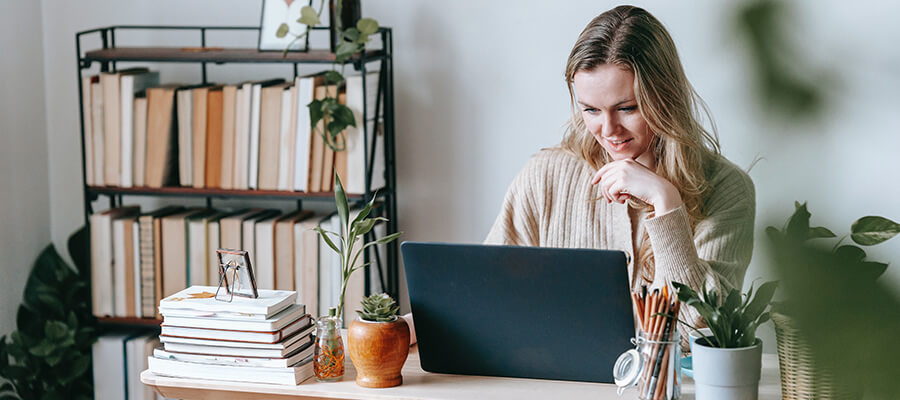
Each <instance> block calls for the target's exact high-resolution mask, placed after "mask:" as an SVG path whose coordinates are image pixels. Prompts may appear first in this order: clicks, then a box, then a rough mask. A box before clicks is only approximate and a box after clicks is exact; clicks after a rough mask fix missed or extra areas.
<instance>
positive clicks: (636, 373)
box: [613, 329, 682, 400]
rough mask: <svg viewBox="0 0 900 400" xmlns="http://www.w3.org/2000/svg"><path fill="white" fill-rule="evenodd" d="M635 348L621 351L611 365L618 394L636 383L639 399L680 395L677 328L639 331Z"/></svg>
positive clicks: (667, 399) (673, 397) (679, 354)
mask: <svg viewBox="0 0 900 400" xmlns="http://www.w3.org/2000/svg"><path fill="white" fill-rule="evenodd" d="M632 343H634V345H635V348H634V349H631V350H628V351H626V352H625V353H622V355H621V356H619V359H618V360H616V364H615V367H613V377H614V378H615V381H616V385H618V386H619V394H620V395H621V394H622V392H624V391H625V389H627V388H629V387H632V386H637V389H638V396H639V398H640V399H641V400H660V399H663V400H672V399H680V398H681V384H682V381H681V363H680V361H681V344H680V337H679V333H678V330H677V329H676V330H674V332H672V333H671V334H656V335H653V334H650V333H646V332H640V334H639V336H638V337H636V338H634V339H632Z"/></svg>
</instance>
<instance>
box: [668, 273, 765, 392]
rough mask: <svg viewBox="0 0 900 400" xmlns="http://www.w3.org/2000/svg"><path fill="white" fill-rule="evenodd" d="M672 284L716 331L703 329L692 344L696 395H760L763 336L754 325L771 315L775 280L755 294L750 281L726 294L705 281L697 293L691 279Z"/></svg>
mask: <svg viewBox="0 0 900 400" xmlns="http://www.w3.org/2000/svg"><path fill="white" fill-rule="evenodd" d="M672 285H673V286H674V287H675V289H676V290H677V291H678V299H679V300H680V301H681V302H683V303H684V304H686V305H688V306H691V307H694V308H695V309H696V310H697V312H698V313H699V314H700V317H701V318H702V319H703V321H704V322H705V323H706V325H707V326H708V327H709V330H710V331H712V336H708V335H703V334H699V335H698V338H697V339H694V343H693V346H692V350H693V354H692V357H693V371H694V387H695V390H696V396H697V399H698V400H704V399H715V400H728V399H742V400H743V399H756V398H757V396H758V390H759V376H760V371H761V368H762V340H760V339H759V338H757V337H756V328H757V327H759V325H760V324H762V323H765V322H766V321H768V320H769V313H768V312H767V311H766V309H767V308H768V306H769V303H770V301H771V300H772V296H773V295H774V294H775V288H776V286H777V282H766V283H764V284H762V285H761V286H760V287H759V289H758V290H757V291H756V293H755V294H754V293H753V285H751V286H750V290H749V291H748V292H747V294H746V295H744V296H741V293H740V291H739V290H738V289H731V290H729V291H728V294H727V295H726V296H724V297H721V296H720V295H719V294H718V293H717V292H716V291H715V290H709V291H708V290H707V289H706V287H705V286H704V287H703V290H702V291H701V293H700V294H698V293H697V292H696V291H694V290H693V289H691V288H690V287H688V286H687V285H684V284H681V283H678V282H672ZM688 326H690V325H688ZM691 328H692V329H694V328H693V327H691ZM694 331H696V332H697V333H699V331H698V330H697V329H694Z"/></svg>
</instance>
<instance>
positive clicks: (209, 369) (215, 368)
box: [149, 357, 313, 385]
mask: <svg viewBox="0 0 900 400" xmlns="http://www.w3.org/2000/svg"><path fill="white" fill-rule="evenodd" d="M300 364H301V365H299V366H296V367H288V368H261V367H245V366H237V365H215V364H200V363H192V362H185V361H178V360H172V359H162V358H156V357H150V359H149V365H150V371H152V372H153V373H154V374H157V375H162V376H172V377H176V378H193V379H209V380H220V381H228V382H253V383H272V384H278V385H299V384H300V383H301V382H303V381H305V380H307V379H309V378H310V377H312V376H313V368H312V366H313V365H312V363H311V362H308V363H305V364H304V363H300Z"/></svg>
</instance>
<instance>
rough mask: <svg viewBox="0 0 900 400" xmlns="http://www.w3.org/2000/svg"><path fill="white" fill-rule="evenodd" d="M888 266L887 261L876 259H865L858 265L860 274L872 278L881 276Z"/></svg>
mask: <svg viewBox="0 0 900 400" xmlns="http://www.w3.org/2000/svg"><path fill="white" fill-rule="evenodd" d="M887 267H888V265H887V264H885V263H880V262H874V261H863V262H861V263H859V265H858V268H859V269H860V271H859V273H860V276H863V277H866V278H868V279H871V280H875V279H878V277H879V276H881V275H882V274H884V271H886V270H887Z"/></svg>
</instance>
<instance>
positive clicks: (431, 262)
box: [400, 242, 635, 383]
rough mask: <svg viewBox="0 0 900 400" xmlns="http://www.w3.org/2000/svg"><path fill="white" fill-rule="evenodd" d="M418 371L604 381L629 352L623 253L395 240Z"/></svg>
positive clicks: (630, 328)
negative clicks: (406, 291) (416, 348)
mask: <svg viewBox="0 0 900 400" xmlns="http://www.w3.org/2000/svg"><path fill="white" fill-rule="evenodd" d="M400 248H401V251H402V253H403V264H404V268H405V270H406V282H407V286H408V289H409V300H410V305H411V306H412V314H413V319H414V321H415V326H416V337H417V338H418V345H419V358H420V359H421V363H422V369H423V370H425V371H429V372H439V373H448V374H464V375H489V376H506V377H518V378H540V379H557V380H575V381H589V382H603V383H613V376H612V371H613V364H615V361H616V358H617V357H618V356H619V354H621V353H622V352H623V351H626V350H628V349H629V348H633V347H634V346H633V345H632V344H631V343H630V339H631V338H632V337H633V336H634V327H635V325H634V319H633V314H632V305H631V297H630V294H629V290H628V288H629V285H628V275H627V268H626V256H625V253H623V252H619V251H606V250H589V249H556V248H540V247H521V246H488V245H465V244H442V243H421V242H404V243H403V244H402V245H401V246H400Z"/></svg>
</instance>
